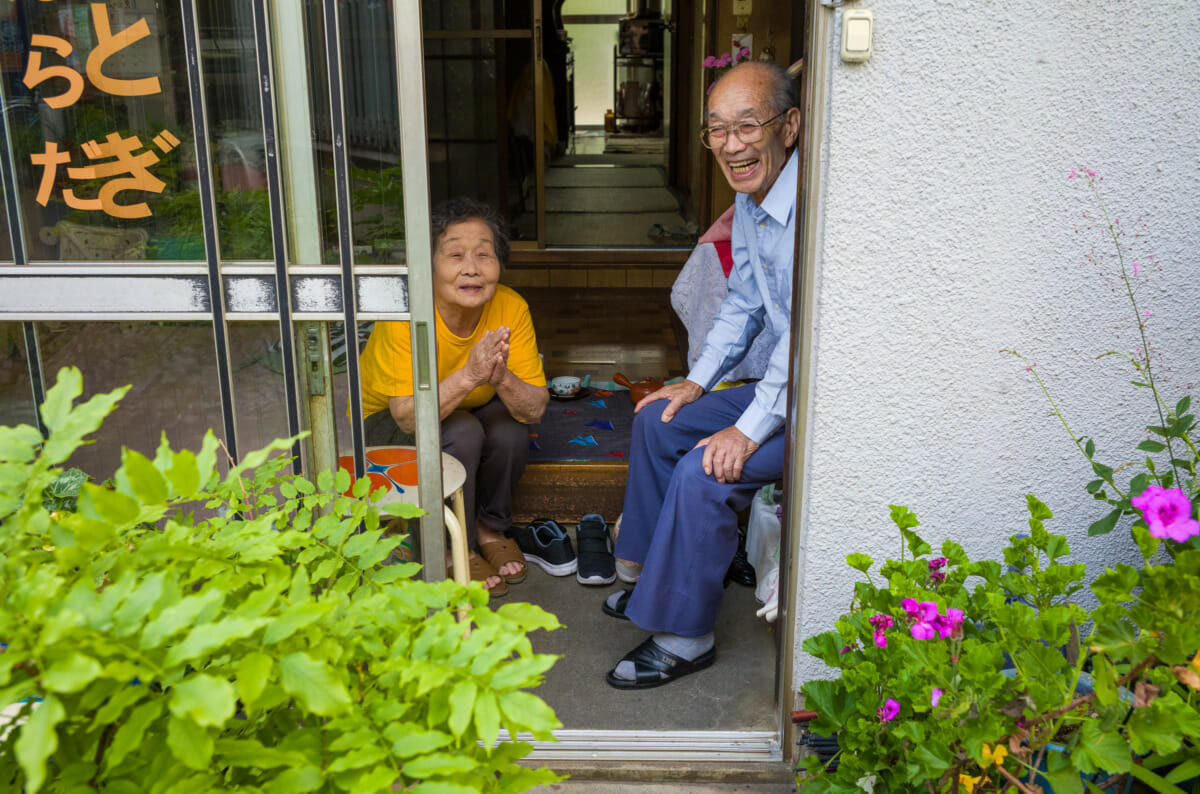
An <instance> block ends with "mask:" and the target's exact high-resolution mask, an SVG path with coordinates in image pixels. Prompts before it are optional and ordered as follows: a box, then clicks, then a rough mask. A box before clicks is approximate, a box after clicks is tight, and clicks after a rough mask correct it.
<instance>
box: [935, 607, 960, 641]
mask: <svg viewBox="0 0 1200 794" xmlns="http://www.w3.org/2000/svg"><path fill="white" fill-rule="evenodd" d="M931 622H932V623H933V627H934V629H936V630H937V633H938V636H940V637H941V638H942V639H943V640H944V639H948V638H949V637H953V636H959V637H961V636H962V624H963V613H962V610H961V609H947V610H946V614H945V615H938V616H937V617H935V618H934V619H933V620H932V621H931Z"/></svg>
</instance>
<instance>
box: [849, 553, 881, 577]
mask: <svg viewBox="0 0 1200 794" xmlns="http://www.w3.org/2000/svg"><path fill="white" fill-rule="evenodd" d="M846 564H847V565H849V566H850V567H851V568H853V569H854V570H856V571H862V572H863V573H870V572H871V566H872V565H874V564H875V561H874V560H872V559H871V558H870V557H869V556H867V555H866V554H850V555H848V556H847V557H846Z"/></svg>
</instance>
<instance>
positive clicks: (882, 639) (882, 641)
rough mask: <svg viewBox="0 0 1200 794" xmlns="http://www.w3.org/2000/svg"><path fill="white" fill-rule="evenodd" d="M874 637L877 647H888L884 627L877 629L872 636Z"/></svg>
mask: <svg viewBox="0 0 1200 794" xmlns="http://www.w3.org/2000/svg"><path fill="white" fill-rule="evenodd" d="M872 639H874V640H875V647H876V648H886V647H887V635H886V634H884V633H883V630H882V629H875V634H874V636H873V637H872Z"/></svg>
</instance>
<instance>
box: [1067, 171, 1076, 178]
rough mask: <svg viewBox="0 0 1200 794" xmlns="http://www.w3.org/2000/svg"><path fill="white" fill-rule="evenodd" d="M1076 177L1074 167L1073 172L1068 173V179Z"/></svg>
mask: <svg viewBox="0 0 1200 794" xmlns="http://www.w3.org/2000/svg"><path fill="white" fill-rule="evenodd" d="M1074 178H1075V170H1074V169H1072V170H1071V173H1069V174H1067V179H1074Z"/></svg>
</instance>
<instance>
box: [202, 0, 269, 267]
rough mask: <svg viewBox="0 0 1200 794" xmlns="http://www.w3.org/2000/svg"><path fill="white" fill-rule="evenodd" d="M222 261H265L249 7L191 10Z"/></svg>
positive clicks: (265, 208)
mask: <svg viewBox="0 0 1200 794" xmlns="http://www.w3.org/2000/svg"><path fill="white" fill-rule="evenodd" d="M197 11H198V12H199V17H200V25H199V30H200V55H201V60H202V63H201V65H202V68H203V70H204V98H205V103H206V105H207V108H208V127H209V136H210V137H209V151H210V152H211V155H212V166H213V183H214V188H215V190H216V200H217V216H218V217H217V233H218V236H219V239H220V244H221V258H222V260H225V261H228V260H262V259H271V257H272V246H271V208H270V203H269V201H268V199H267V167H266V154H265V149H264V145H263V131H262V108H261V106H260V105H259V89H258V61H257V55H256V52H255V48H254V15H253V9H252V7H251V3H250V0H209V2H204V3H198V4H197Z"/></svg>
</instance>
